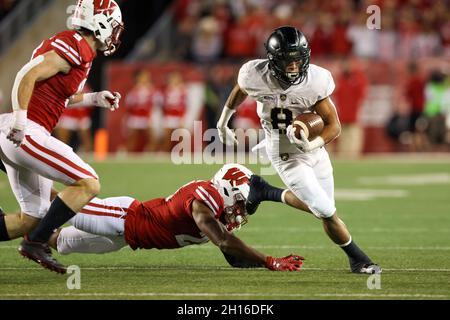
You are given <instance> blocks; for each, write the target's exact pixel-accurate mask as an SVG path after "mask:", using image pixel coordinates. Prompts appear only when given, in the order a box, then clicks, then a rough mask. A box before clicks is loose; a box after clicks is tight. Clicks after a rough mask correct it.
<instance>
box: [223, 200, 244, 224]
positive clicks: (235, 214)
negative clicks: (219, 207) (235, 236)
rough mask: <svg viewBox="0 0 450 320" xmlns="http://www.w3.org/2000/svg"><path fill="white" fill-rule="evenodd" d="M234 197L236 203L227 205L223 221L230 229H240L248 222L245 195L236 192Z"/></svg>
mask: <svg viewBox="0 0 450 320" xmlns="http://www.w3.org/2000/svg"><path fill="white" fill-rule="evenodd" d="M234 199H235V203H234V204H233V205H232V206H228V207H225V209H224V213H223V220H224V221H223V223H224V224H225V226H226V227H227V230H228V231H233V230H239V229H240V228H241V227H242V226H243V225H244V224H246V223H247V222H248V219H247V217H248V215H247V210H246V208H245V202H246V199H245V197H244V196H243V195H242V193H236V194H235V195H234Z"/></svg>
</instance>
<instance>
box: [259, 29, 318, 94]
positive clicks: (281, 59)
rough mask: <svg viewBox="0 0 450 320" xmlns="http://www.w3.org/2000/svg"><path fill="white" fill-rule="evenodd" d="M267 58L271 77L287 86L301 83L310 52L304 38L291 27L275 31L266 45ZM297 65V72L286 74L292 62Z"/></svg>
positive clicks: (305, 73) (304, 76) (305, 72)
mask: <svg viewBox="0 0 450 320" xmlns="http://www.w3.org/2000/svg"><path fill="white" fill-rule="evenodd" d="M265 47H266V51H267V58H268V59H269V67H270V71H271V73H272V75H273V76H274V77H275V78H276V79H278V80H279V81H281V82H283V83H284V84H287V85H289V86H290V85H293V84H299V83H301V82H302V81H303V80H304V79H305V78H306V75H307V72H308V68H309V60H310V55H311V50H310V48H309V45H308V41H307V40H306V37H305V36H304V35H303V34H302V33H301V32H300V31H298V30H297V29H295V28H293V27H281V28H278V29H276V30H275V31H274V32H273V33H272V34H271V35H270V36H269V38H268V40H267V42H266V44H265ZM294 61H295V62H298V63H299V71H298V72H288V71H287V67H288V66H289V65H290V64H291V63H292V62H294Z"/></svg>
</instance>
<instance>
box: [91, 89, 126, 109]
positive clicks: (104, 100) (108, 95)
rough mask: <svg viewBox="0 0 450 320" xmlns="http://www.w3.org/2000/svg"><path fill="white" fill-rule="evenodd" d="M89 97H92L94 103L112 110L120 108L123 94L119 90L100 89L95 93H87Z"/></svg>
mask: <svg viewBox="0 0 450 320" xmlns="http://www.w3.org/2000/svg"><path fill="white" fill-rule="evenodd" d="M85 95H88V97H87V98H88V99H91V101H92V103H91V104H92V105H95V106H97V107H102V108H107V109H109V110H111V111H114V110H116V109H119V102H120V99H121V98H122V96H121V95H120V93H118V92H114V93H112V92H110V91H106V90H105V91H100V92H93V93H86V94H85Z"/></svg>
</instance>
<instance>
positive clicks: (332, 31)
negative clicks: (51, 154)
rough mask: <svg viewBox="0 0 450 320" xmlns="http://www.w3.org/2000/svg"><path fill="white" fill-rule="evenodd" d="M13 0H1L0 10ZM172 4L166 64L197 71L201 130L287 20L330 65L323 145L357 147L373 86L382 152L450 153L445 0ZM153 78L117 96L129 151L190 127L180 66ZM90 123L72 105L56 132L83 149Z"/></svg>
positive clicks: (343, 149) (156, 144) (156, 145)
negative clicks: (380, 89)
mask: <svg viewBox="0 0 450 320" xmlns="http://www.w3.org/2000/svg"><path fill="white" fill-rule="evenodd" d="M15 2H17V1H13V0H0V11H1V13H2V14H3V11H4V9H5V8H11V6H13V5H14V3H15ZM371 5H377V6H379V8H380V14H381V25H380V29H377V30H371V29H369V28H367V25H366V23H367V19H368V17H369V16H370V14H371V12H370V13H368V12H367V8H368V7H369V6H371ZM170 10H171V12H172V15H173V18H172V26H171V29H172V30H175V35H174V36H175V37H176V41H175V43H176V46H174V47H173V52H172V57H170V59H171V61H178V62H184V63H187V64H190V65H192V68H197V69H199V70H200V71H201V72H202V73H203V75H204V77H203V84H204V97H203V99H204V106H203V110H202V113H201V115H200V120H202V121H204V124H205V125H204V128H214V127H215V125H216V121H217V118H218V117H219V115H220V112H221V109H222V107H223V105H224V103H225V100H226V98H227V97H228V94H229V93H230V91H231V89H232V88H233V86H234V85H235V83H236V77H237V73H238V70H239V68H240V66H241V65H242V63H243V62H245V61H247V60H249V59H252V58H265V55H266V54H265V49H264V42H265V41H266V39H267V37H268V35H269V34H270V33H271V32H272V31H273V29H275V28H277V27H279V26H282V25H293V26H296V27H297V28H299V29H300V30H301V31H302V32H304V33H305V35H306V36H307V38H308V40H309V43H310V47H311V54H312V60H311V62H312V63H316V64H318V65H321V66H324V67H326V68H329V69H330V70H331V72H332V74H333V76H334V80H335V82H336V90H335V92H334V94H333V97H332V98H333V100H334V102H335V103H336V106H337V109H338V113H339V117H340V120H341V123H342V134H341V136H340V138H339V139H338V141H337V142H336V143H335V144H333V145H331V146H330V149H332V150H334V151H335V152H337V153H339V154H340V155H341V156H347V157H351V158H356V157H358V156H360V155H361V154H362V152H364V145H367V140H368V138H367V137H366V138H365V137H364V134H365V132H366V131H367V130H366V129H367V124H365V123H362V122H361V110H362V109H364V106H365V105H366V106H367V101H368V100H369V99H370V98H373V95H374V93H372V94H371V90H372V89H373V88H374V87H375V86H377V85H385V86H386V87H389V88H391V89H389V90H391V91H392V92H394V93H393V94H392V95H393V96H394V98H393V99H392V101H391V106H390V107H389V108H390V110H389V112H390V113H389V116H388V117H387V119H386V120H385V122H384V123H383V124H382V125H383V126H385V128H383V132H384V136H385V137H386V138H387V139H391V141H392V143H393V144H394V145H395V147H394V148H391V149H389V151H436V150H445V151H450V78H449V75H450V0H334V1H314V0H302V1H301V0H174V1H173V3H172V7H171V9H170ZM429 59H434V60H438V61H442V63H437V64H436V63H434V64H433V65H431V64H430V63H428V60H429ZM147 62H148V63H155V62H154V61H151V60H149V61H147ZM153 76H154V75H153V74H151V73H150V72H146V71H145V70H142V71H141V72H136V73H135V74H134V75H133V78H134V80H133V81H134V83H133V85H132V86H130V88H131V89H130V90H129V91H128V92H123V100H122V108H123V109H125V112H124V113H123V114H124V115H125V119H124V120H123V122H122V124H123V127H124V128H121V129H120V131H126V132H125V134H124V135H125V136H126V143H124V145H123V146H122V147H121V149H123V150H127V151H128V152H141V151H169V150H170V148H171V143H170V138H169V137H170V136H171V134H172V132H173V130H174V129H176V128H184V127H189V126H190V125H191V124H189V123H187V122H189V121H191V119H189V118H188V117H186V115H187V114H188V113H189V107H188V105H189V101H188V100H189V94H188V91H189V83H188V82H187V81H186V79H185V77H184V75H183V74H182V72H180V73H177V72H174V73H170V74H167V75H165V76H164V77H165V78H164V79H165V80H164V81H165V83H164V84H163V85H161V83H159V82H158V81H154V80H155V79H153ZM156 82H158V83H156ZM372 92H373V90H372ZM371 96H372V97H371ZM0 100H1V94H0ZM0 104H1V102H0ZM366 109H367V108H366ZM366 109H365V110H366ZM366 111H367V110H366ZM376 112H377V111H375V113H376ZM187 119H189V121H187ZM90 125H91V123H90V111H89V109H86V110H84V111H73V110H71V111H68V112H67V114H66V115H65V116H64V118H63V119H62V120H61V122H60V125H59V128H58V131H57V132H56V134H57V135H59V136H60V138H61V139H63V140H64V141H72V140H73V139H72V135H73V134H74V133H77V135H78V141H79V142H81V148H82V150H85V151H89V150H92V141H91V137H92V134H91V129H90ZM232 126H234V127H235V128H243V129H259V128H260V124H259V119H258V116H257V114H256V102H255V101H253V100H252V99H250V98H249V99H247V100H246V101H245V102H244V103H243V104H242V105H241V107H240V108H239V110H238V112H237V113H236V115H235V116H234V117H233V119H232ZM365 126H366V127H365ZM116 129H117V128H114V130H116ZM118 131H119V130H116V132H118ZM370 139H372V140H373V139H377V138H373V137H370ZM386 150H388V149H386Z"/></svg>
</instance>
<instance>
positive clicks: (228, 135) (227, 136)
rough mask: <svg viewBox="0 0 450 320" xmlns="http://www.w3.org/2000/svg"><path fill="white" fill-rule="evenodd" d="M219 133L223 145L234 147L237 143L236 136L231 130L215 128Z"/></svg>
mask: <svg viewBox="0 0 450 320" xmlns="http://www.w3.org/2000/svg"><path fill="white" fill-rule="evenodd" d="M217 130H218V131H219V139H220V141H221V142H222V143H223V144H226V145H227V146H236V145H237V144H238V143H239V142H238V140H237V139H236V135H235V134H234V132H233V130H231V129H230V128H228V127H217Z"/></svg>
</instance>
